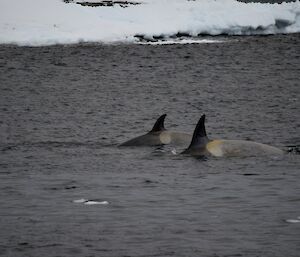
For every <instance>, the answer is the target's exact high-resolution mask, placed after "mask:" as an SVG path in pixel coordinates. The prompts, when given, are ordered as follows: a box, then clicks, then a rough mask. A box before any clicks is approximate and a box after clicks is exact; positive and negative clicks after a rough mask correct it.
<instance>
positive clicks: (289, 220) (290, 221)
mask: <svg viewBox="0 0 300 257" xmlns="http://www.w3.org/2000/svg"><path fill="white" fill-rule="evenodd" d="M285 221H286V222H288V223H300V219H299V220H298V219H297V220H296V219H288V220H285Z"/></svg>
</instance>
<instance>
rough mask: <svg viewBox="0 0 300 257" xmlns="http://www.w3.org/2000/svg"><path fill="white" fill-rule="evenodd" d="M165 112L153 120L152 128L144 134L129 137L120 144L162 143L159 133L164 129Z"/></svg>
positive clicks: (151, 144) (142, 144) (144, 144)
mask: <svg viewBox="0 0 300 257" xmlns="http://www.w3.org/2000/svg"><path fill="white" fill-rule="evenodd" d="M166 116H167V114H163V115H161V116H160V117H159V118H158V119H157V120H156V122H155V124H154V126H153V128H152V129H151V130H150V131H149V132H148V133H146V134H145V135H142V136H138V137H135V138H133V139H130V140H128V141H126V142H124V143H122V144H121V145H120V146H155V145H161V144H163V143H162V142H161V140H160V134H161V133H162V132H164V131H166V129H165V126H164V122H165V118H166Z"/></svg>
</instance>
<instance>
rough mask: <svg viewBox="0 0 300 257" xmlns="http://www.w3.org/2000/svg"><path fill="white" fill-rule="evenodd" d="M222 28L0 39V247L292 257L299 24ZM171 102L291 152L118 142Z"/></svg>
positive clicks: (65, 252) (189, 120)
mask: <svg viewBox="0 0 300 257" xmlns="http://www.w3.org/2000/svg"><path fill="white" fill-rule="evenodd" d="M224 39H225V42H224V43H215V44H190V45H163V46H151V45H131V44H129V45H126V44H123V45H100V44H83V45H71V46H70V45H67V46H62V45H58V46H50V47H36V48H31V47H17V46H5V45H2V46H0V192H1V195H0V228H1V229H0V256H5V257H19V256H20V257H21V256H22V257H23V256H26V257H31V256H34V257H38V256H39V257H40V256H43V257H59V256H63V257H67V256H75V257H77V256H80V257H81V256H86V257H88V256H89V257H92V256H100V257H102V256H103V257H125V256H126V257H129V256H130V257H141V256H145V257H151V256H178V257H182V256H183V257H193V256H205V257H206V256H207V257H225V256H226V257H229V256H234V257H240V256H243V257H250V256H251V257H253V256H262V257H282V256H289V257H298V256H299V253H300V244H299V238H300V179H299V175H300V155H299V154H297V149H298V150H299V145H300V119H299V113H300V104H299V97H300V84H299V74H300V35H299V34H294V35H277V36H267V37H227V38H224ZM163 113H167V114H168V116H167V118H166V122H165V126H166V127H167V128H169V129H173V130H177V131H185V132H189V133H192V132H193V129H194V126H195V124H196V123H197V121H198V119H199V117H200V116H201V115H202V114H203V113H205V114H206V117H207V124H206V125H207V132H208V134H209V137H210V138H226V139H247V140H254V141H258V142H263V143H267V144H271V145H274V146H277V147H280V148H282V149H284V150H285V151H290V153H287V154H285V155H284V156H281V157H260V156H257V157H249V158H212V157H208V158H207V159H197V158H193V157H188V156H182V155H180V152H181V151H182V150H183V148H176V147H173V146H164V147H149V148H119V147H117V146H118V144H119V143H122V142H124V141H126V140H128V139H130V138H132V137H134V136H137V135H140V134H143V133H145V132H147V131H148V130H150V129H151V127H152V126H153V124H154V122H155V120H156V118H158V117H159V116H160V115H161V114H163ZM80 199H86V200H94V201H97V202H102V201H107V202H108V204H98V205H87V204H86V203H76V202H74V201H75V200H80Z"/></svg>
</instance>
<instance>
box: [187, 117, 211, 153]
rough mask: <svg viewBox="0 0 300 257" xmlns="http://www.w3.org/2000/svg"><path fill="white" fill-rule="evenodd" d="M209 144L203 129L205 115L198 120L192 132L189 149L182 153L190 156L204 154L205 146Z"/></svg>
mask: <svg viewBox="0 0 300 257" xmlns="http://www.w3.org/2000/svg"><path fill="white" fill-rule="evenodd" d="M208 142H209V139H208V137H207V134H206V129H205V114H203V115H202V116H201V118H200V119H199V121H198V123H197V126H196V128H195V130H194V133H193V137H192V141H191V143H190V145H189V147H188V148H187V149H186V150H185V151H184V152H183V153H190V154H199V155H201V154H204V152H205V150H206V144H207V143H208Z"/></svg>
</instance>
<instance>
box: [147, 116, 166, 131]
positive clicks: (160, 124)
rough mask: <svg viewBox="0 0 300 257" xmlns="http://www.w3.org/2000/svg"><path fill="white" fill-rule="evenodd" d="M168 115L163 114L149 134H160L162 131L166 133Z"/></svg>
mask: <svg viewBox="0 0 300 257" xmlns="http://www.w3.org/2000/svg"><path fill="white" fill-rule="evenodd" d="M166 116H167V114H163V115H161V116H160V117H159V118H158V119H157V120H156V122H155V124H154V126H153V128H152V129H151V130H150V132H149V133H151V132H160V131H164V130H166V129H165V125H164V123H165V118H166Z"/></svg>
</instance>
